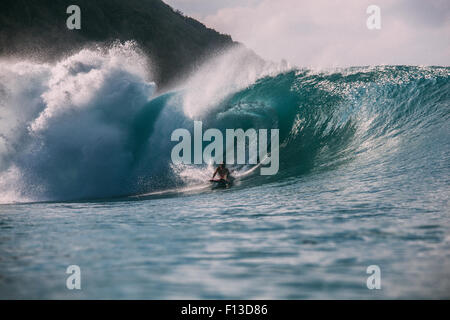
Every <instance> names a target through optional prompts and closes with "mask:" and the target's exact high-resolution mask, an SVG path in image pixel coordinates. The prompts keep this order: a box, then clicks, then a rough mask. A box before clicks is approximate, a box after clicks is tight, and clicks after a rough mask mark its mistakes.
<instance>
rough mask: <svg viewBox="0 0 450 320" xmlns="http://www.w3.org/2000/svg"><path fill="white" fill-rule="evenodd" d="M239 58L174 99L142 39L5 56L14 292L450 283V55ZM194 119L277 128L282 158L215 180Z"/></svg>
mask: <svg viewBox="0 0 450 320" xmlns="http://www.w3.org/2000/svg"><path fill="white" fill-rule="evenodd" d="M130 50H131V53H130ZM236 57H238V58H239V53H233V52H232V54H230V55H225V58H221V59H222V60H223V61H222V62H221V63H213V64H212V67H210V68H206V69H205V70H204V69H200V70H199V72H198V74H197V75H196V76H195V77H194V78H193V79H191V80H190V81H189V85H188V86H187V87H188V88H190V89H186V90H184V91H183V90H181V91H176V92H171V93H167V94H165V95H162V96H159V97H153V96H152V95H153V94H154V84H153V83H151V82H148V81H147V80H146V75H144V74H142V70H145V68H143V67H141V65H142V63H141V62H142V60H143V59H142V58H141V57H139V55H137V54H134V53H133V50H132V48H128V47H127V46H125V47H120V46H119V47H117V48H113V49H111V50H110V51H109V52H107V53H101V52H97V51H92V50H83V51H81V52H79V53H77V54H75V55H73V56H70V57H67V58H66V59H63V60H62V61H61V62H60V63H58V64H56V65H39V64H36V63H33V62H26V61H25V62H18V63H11V62H9V61H6V62H5V61H1V62H0V64H1V68H0V85H1V87H0V89H1V90H0V203H2V204H0V298H3V299H11V298H31V299H42V298H52V299H53V298H63V299H66V298H67V299H78V298H89V299H91V298H94V299H137V298H142V299H174V298H181V299H190V298H194V299H197V298H207V299H210V298H218V299H222V298H227V299H240V298H248V299H258V298H261V299H266V298H273V299H302V298H306V299H322V298H332V299H338V298H339V299H343V298H349V299H358V298H364V299H369V298H450V221H449V220H450V215H449V209H448V208H449V197H450V191H449V190H450V188H449V186H450V179H449V178H450V125H449V124H450V81H449V79H450V68H445V67H430V68H428V67H402V66H397V67H386V66H382V67H370V68H350V69H346V70H337V71H333V72H314V71H311V70H290V71H285V72H281V73H280V72H279V70H278V71H276V72H275V73H271V74H267V73H264V72H263V73H261V70H259V69H260V68H259V66H258V65H256V67H255V68H254V69H252V68H250V67H249V66H248V65H249V63H248V61H247V60H246V59H243V60H242V59H241V60H242V61H244V62H243V63H241V64H239V63H237V61H241V60H239V59H238V58H236ZM125 60H126V61H128V63H123V61H125ZM219 62H220V61H219ZM258 70H259V71H258ZM192 88H193V89H192ZM193 119H197V120H202V121H203V122H204V125H205V128H206V127H211V128H219V129H221V130H222V131H223V130H224V129H226V128H243V129H244V130H246V129H248V128H256V129H261V128H262V129H268V128H278V129H279V130H280V153H279V156H280V170H279V172H278V173H277V174H276V175H274V176H269V177H261V176H259V173H258V170H255V171H254V172H253V173H252V174H245V172H247V171H246V170H248V168H242V167H239V168H233V167H232V168H231V169H234V170H236V175H237V176H238V178H239V179H237V181H236V185H235V186H233V187H232V188H230V189H227V190H214V191H212V190H210V188H209V186H208V185H207V184H208V182H205V181H207V180H208V179H209V177H210V175H211V174H212V168H208V167H206V166H190V167H189V166H187V167H183V166H178V167H177V166H172V165H171V162H170V154H171V153H170V152H171V148H172V147H173V145H171V144H170V136H171V133H172V132H173V130H174V129H176V128H188V129H190V130H191V129H192V122H193ZM165 190H177V192H175V193H174V192H172V191H171V192H166V191H165ZM155 192H156V193H155ZM149 193H150V194H149ZM124 195H139V196H137V197H136V196H128V197H124ZM76 199H103V200H91V201H79V200H78V201H75V200H76ZM70 265H78V266H79V267H80V268H81V290H68V289H67V288H66V280H67V277H68V276H69V275H68V274H66V269H67V267H68V266H70ZM372 265H376V266H379V268H380V270H381V289H380V290H377V289H373V290H370V289H368V287H367V278H368V277H369V276H370V275H369V274H367V273H366V270H367V268H368V267H369V266H372Z"/></svg>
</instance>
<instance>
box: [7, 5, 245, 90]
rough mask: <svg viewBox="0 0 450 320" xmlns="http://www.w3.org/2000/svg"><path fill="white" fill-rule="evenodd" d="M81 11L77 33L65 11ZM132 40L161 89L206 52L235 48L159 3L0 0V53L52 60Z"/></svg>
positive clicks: (190, 67) (188, 68) (228, 38)
mask: <svg viewBox="0 0 450 320" xmlns="http://www.w3.org/2000/svg"><path fill="white" fill-rule="evenodd" d="M72 4H76V5H78V6H79V7H80V8H81V30H68V29H67V27H66V20H67V18H68V17H69V15H68V14H67V13H66V9H67V7H68V6H69V5H72ZM115 40H120V41H125V40H136V41H137V42H138V43H139V45H140V47H141V48H142V49H143V50H144V51H145V53H146V54H147V55H148V56H149V57H151V59H152V61H153V62H155V65H156V66H157V69H156V75H155V76H156V79H155V80H156V82H157V83H158V84H159V85H160V86H167V85H169V84H170V83H171V82H173V81H174V80H175V79H176V78H177V77H178V76H180V75H182V74H185V73H186V72H189V71H190V70H192V68H194V67H195V65H196V63H198V62H199V61H200V60H201V59H202V57H204V56H205V55H207V54H209V53H210V52H211V51H215V50H220V49H222V48H224V47H229V46H233V45H237V43H236V42H233V41H232V39H231V37H230V36H228V35H223V34H220V33H218V32H216V31H215V30H213V29H209V28H207V27H205V26H204V25H203V24H201V23H200V22H198V21H196V20H194V19H192V18H189V17H186V16H184V15H183V14H181V13H180V12H178V11H175V10H174V9H172V8H171V7H170V6H168V5H166V4H165V3H164V2H162V1H160V0H1V1H0V55H16V54H20V55H22V56H28V57H34V58H39V59H45V60H54V59H57V58H58V57H60V56H62V55H64V54H67V53H68V52H71V51H73V50H77V49H79V48H80V47H83V46H85V45H89V44H91V43H98V42H100V43H109V42H112V41H115Z"/></svg>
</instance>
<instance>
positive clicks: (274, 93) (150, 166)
mask: <svg viewBox="0 0 450 320" xmlns="http://www.w3.org/2000/svg"><path fill="white" fill-rule="evenodd" d="M249 59H250V58H248V57H247V56H246V55H245V53H243V52H242V51H239V50H237V51H233V52H229V53H227V54H224V55H222V56H220V57H216V58H214V59H212V60H211V61H210V62H208V63H206V64H205V65H204V66H203V67H201V68H200V69H199V70H198V72H197V73H196V74H195V75H193V76H192V77H191V78H190V79H189V80H188V81H187V82H186V83H185V84H183V88H182V89H180V90H177V91H174V92H170V93H167V94H164V95H160V96H155V95H154V94H155V93H154V92H155V85H154V83H152V82H151V81H149V78H150V77H149V75H147V74H145V73H144V72H143V70H145V69H146V67H145V59H144V58H143V57H142V56H141V55H140V54H139V53H137V52H136V49H135V48H134V46H133V45H132V44H129V43H128V44H125V45H118V46H116V47H114V48H111V49H109V50H83V51H81V52H79V53H78V54H76V55H74V56H71V57H68V58H66V59H64V60H63V61H60V62H59V63H57V64H55V65H42V64H36V63H32V62H26V61H21V62H11V61H8V62H6V61H2V62H0V64H1V68H0V70H1V71H0V99H1V100H0V106H1V110H0V112H1V113H0V159H1V160H0V161H1V164H0V193H1V197H0V201H1V202H14V201H43V200H69V199H83V198H99V197H115V196H124V195H130V194H136V193H146V192H151V191H155V190H164V189H169V188H174V187H175V188H177V187H181V186H186V185H189V184H192V183H197V182H202V181H204V179H206V178H207V177H208V176H209V174H210V173H211V171H210V168H208V166H207V165H205V166H202V167H198V166H196V167H194V166H174V165H172V164H171V161H170V152H171V149H172V147H173V146H174V145H175V143H172V142H170V135H171V133H172V131H173V130H174V129H177V128H187V129H189V130H192V128H193V120H202V121H203V126H204V130H206V129H207V128H208V127H210V128H219V129H222V130H225V129H226V128H243V129H248V128H255V129H269V128H279V129H280V170H279V173H278V174H277V175H275V176H266V177H262V176H259V175H258V174H254V175H253V176H251V177H250V178H249V179H247V181H244V182H243V184H244V185H245V184H248V185H254V184H259V183H266V182H273V181H278V180H283V179H287V178H292V177H299V176H305V175H309V174H314V173H315V172H320V171H321V170H337V171H336V172H337V174H338V170H340V168H343V167H347V168H352V170H354V173H355V174H358V172H362V171H366V172H373V173H374V174H376V172H377V170H380V165H382V164H383V163H384V164H388V163H389V166H391V169H389V166H388V167H386V166H385V167H383V170H394V166H392V163H393V161H397V163H398V164H399V165H403V166H408V165H409V166H410V164H408V163H403V162H405V161H407V159H412V158H411V157H409V156H408V155H410V154H414V157H413V159H415V160H417V161H423V162H426V163H430V162H432V164H431V165H430V166H429V167H428V168H431V167H434V168H435V169H436V170H438V174H446V176H448V174H447V173H448V169H449V168H448V163H449V161H448V160H449V150H450V148H449V143H450V142H449V141H450V139H449V133H450V132H449V128H450V127H449V115H450V107H449V106H450V81H449V75H450V68H447V67H405V66H397V67H388V66H383V67H367V68H349V69H344V70H335V71H333V72H331V71H330V72H317V71H312V70H295V69H289V70H287V69H286V67H285V66H277V65H268V64H266V63H262V62H260V61H254V60H249ZM388 159H389V162H388ZM417 167H418V168H419V167H420V166H417ZM234 169H235V170H236V171H237V174H239V172H245V171H246V170H248V167H246V168H240V167H236V168H234ZM439 170H440V171H439ZM425 171H426V170H425ZM256 172H258V171H256ZM427 172H428V171H427Z"/></svg>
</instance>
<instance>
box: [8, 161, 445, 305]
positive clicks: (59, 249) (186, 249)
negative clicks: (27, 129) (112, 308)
mask: <svg viewBox="0 0 450 320" xmlns="http://www.w3.org/2000/svg"><path fill="white" fill-rule="evenodd" d="M345 171H348V173H349V175H346V174H345ZM330 179H333V181H334V183H333V184H329V183H325V181H329V180H330ZM401 179H402V177H401V175H399V176H390V177H383V179H380V177H373V176H371V175H370V174H369V173H367V174H366V175H365V176H364V178H363V179H361V177H359V178H358V179H353V178H352V176H351V170H343V171H341V172H340V176H338V177H336V175H335V173H334V172H328V173H324V174H318V175H315V176H305V177H304V178H302V179H288V180H286V181H284V182H282V183H281V182H278V183H273V184H268V185H263V186H257V187H249V188H241V187H239V186H237V187H235V188H232V189H229V190H225V191H218V192H212V193H207V194H201V195H187V196H179V197H174V198H161V199H144V200H140V201H116V202H86V203H36V204H20V205H3V206H1V207H0V214H1V220H0V221H1V224H0V230H1V232H0V252H1V260H0V274H1V278H0V297H1V298H33V299H34V298H101V299H103V298H113V299H115V298H125V299H131V298H144V299H147V298H149V299H163V298H167V299H172V298H183V299H186V298H207V299H209V298H218V299H221V298H229V299H232V298H237V299H240V298H251V299H253V298H255V299H257V298H276V299H278V298H283V299H284V298H286V299H302V298H332V299H335V298H351V299H355V298H397V297H400V298H419V297H420V298H448V297H449V292H450V290H449V288H450V277H449V273H450V233H449V228H450V221H449V215H448V211H447V210H446V209H444V210H442V209H443V208H447V205H448V189H445V188H446V186H445V185H443V186H442V188H444V189H438V188H437V189H429V188H427V185H426V184H420V185H415V184H414V183H411V184H408V183H405V182H406V181H405V180H403V181H402V182H403V183H398V184H395V185H396V186H397V187H396V188H385V186H384V184H385V183H391V186H392V185H394V183H393V182H394V181H395V182H398V180H401ZM389 180H393V181H391V182H390V181H389ZM435 186H436V185H435ZM72 264H76V265H79V266H80V268H81V273H82V290H80V291H76V292H74V291H70V290H68V289H66V287H65V281H66V277H67V276H68V275H66V274H65V270H66V268H67V266H69V265H72ZM374 264H375V265H378V266H379V267H380V268H381V279H382V288H381V290H369V289H367V286H366V279H367V277H368V276H369V275H368V274H366V268H367V267H368V266H369V265H374Z"/></svg>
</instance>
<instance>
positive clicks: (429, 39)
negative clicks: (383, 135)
mask: <svg viewBox="0 0 450 320" xmlns="http://www.w3.org/2000/svg"><path fill="white" fill-rule="evenodd" d="M164 1H165V2H166V3H168V4H170V5H171V6H172V7H174V8H176V9H179V10H181V11H182V12H184V13H185V14H186V15H189V16H191V17H194V18H196V19H198V20H200V21H202V22H203V23H204V24H206V25H207V26H208V27H212V28H214V29H216V30H218V31H220V32H222V33H227V34H230V35H231V36H232V37H233V39H234V40H237V41H240V42H242V43H244V44H245V45H246V46H247V47H249V48H251V49H253V50H254V51H255V52H256V53H258V54H259V55H261V56H262V57H263V58H266V59H269V60H274V61H279V60H281V59H283V58H284V59H286V60H288V61H289V62H290V63H292V64H295V65H298V66H315V67H332V66H349V65H374V64H414V65H446V66H449V65H450V1H449V0H369V1H368V0H314V1H313V0H164ZM372 4H374V5H377V6H379V7H380V8H381V29H380V30H369V29H368V28H367V26H366V21H367V18H368V17H369V14H367V13H366V9H367V7H368V6H369V5H372Z"/></svg>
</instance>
